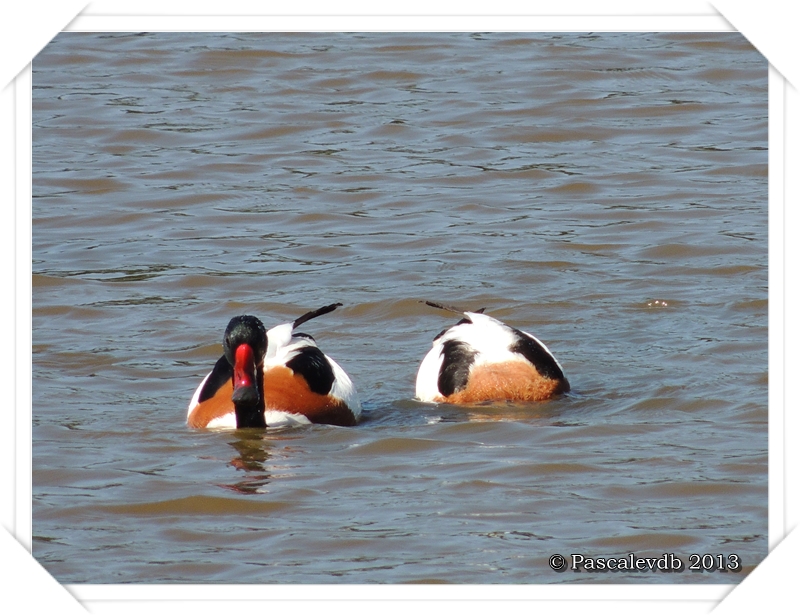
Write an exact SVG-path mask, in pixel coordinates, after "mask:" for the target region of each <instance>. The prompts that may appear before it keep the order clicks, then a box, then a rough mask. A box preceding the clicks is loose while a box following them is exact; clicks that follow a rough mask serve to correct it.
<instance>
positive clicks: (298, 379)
mask: <svg viewBox="0 0 800 616" xmlns="http://www.w3.org/2000/svg"><path fill="white" fill-rule="evenodd" d="M264 401H265V403H266V408H267V410H268V411H286V412H288V413H300V414H301V415H305V416H306V417H308V419H309V421H311V422H312V423H324V424H332V425H337V426H354V425H355V424H356V419H355V417H354V416H353V412H352V410H351V409H350V408H348V406H347V405H346V404H345V403H344V402H342V401H341V400H337V399H336V398H334V397H333V396H329V395H322V394H317V393H314V392H313V391H311V390H310V389H309V387H308V383H307V382H306V380H305V379H304V378H303V377H302V376H301V375H299V374H295V373H294V372H292V370H291V369H290V368H287V367H286V366H276V367H274V368H270V369H269V370H267V371H266V372H265V373H264Z"/></svg>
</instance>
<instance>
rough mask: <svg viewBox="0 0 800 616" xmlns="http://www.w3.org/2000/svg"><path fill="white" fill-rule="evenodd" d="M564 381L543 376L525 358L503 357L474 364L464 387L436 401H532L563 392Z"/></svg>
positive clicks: (467, 402) (460, 402) (457, 402)
mask: <svg viewBox="0 0 800 616" xmlns="http://www.w3.org/2000/svg"><path fill="white" fill-rule="evenodd" d="M564 391H565V389H564V386H563V382H562V381H560V380H557V379H548V378H545V377H543V376H542V375H541V374H539V372H538V371H537V370H536V368H534V367H533V366H532V365H531V364H529V363H528V362H526V361H506V362H502V363H498V364H486V365H482V366H474V367H473V369H472V371H471V372H470V375H469V381H468V382H467V387H466V388H465V389H462V390H461V391H458V392H455V393H454V394H451V395H449V396H446V397H445V396H440V397H439V398H438V399H437V400H436V402H450V403H452V404H469V403H472V402H483V401H487V400H495V401H503V400H509V401H520V402H522V401H526V402H534V401H539V400H547V399H548V398H550V397H552V396H554V395H556V394H560V393H564Z"/></svg>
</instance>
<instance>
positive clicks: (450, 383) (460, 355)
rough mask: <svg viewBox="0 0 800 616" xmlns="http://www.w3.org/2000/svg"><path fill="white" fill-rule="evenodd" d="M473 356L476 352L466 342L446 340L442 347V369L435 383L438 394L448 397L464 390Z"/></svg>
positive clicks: (473, 359)
mask: <svg viewBox="0 0 800 616" xmlns="http://www.w3.org/2000/svg"><path fill="white" fill-rule="evenodd" d="M475 355H477V352H476V351H475V350H474V349H473V348H472V347H471V346H470V345H468V344H467V343H466V342H461V341H459V340H447V341H446V342H445V343H444V344H443V345H442V367H441V368H440V369H439V380H438V382H437V385H438V387H439V393H441V394H442V395H443V396H450V395H452V394H454V393H456V392H458V391H461V390H462V389H464V388H466V386H467V381H468V380H469V370H470V367H471V366H472V363H473V362H474V361H475Z"/></svg>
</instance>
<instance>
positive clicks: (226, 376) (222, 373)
mask: <svg viewBox="0 0 800 616" xmlns="http://www.w3.org/2000/svg"><path fill="white" fill-rule="evenodd" d="M232 378H233V366H231V365H230V364H229V363H228V360H227V359H225V356H224V355H223V356H222V357H220V358H219V359H218V360H217V363H216V364H214V369H213V370H211V374H209V375H208V378H207V379H206V382H205V383H204V384H203V389H202V390H201V391H200V397H199V398H198V399H197V401H198V402H204V401H205V400H208V399H209V398H213V397H214V394H215V393H217V390H218V389H219V388H220V387H222V386H223V385H224V384H225V383H227V382H228V381H230V380H231V379H232Z"/></svg>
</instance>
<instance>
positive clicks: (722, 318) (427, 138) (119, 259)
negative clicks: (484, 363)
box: [33, 33, 768, 583]
mask: <svg viewBox="0 0 800 616" xmlns="http://www.w3.org/2000/svg"><path fill="white" fill-rule="evenodd" d="M33 196H34V199H33V530H34V537H33V540H34V541H33V554H34V556H35V557H36V558H37V559H38V560H39V562H41V563H42V564H43V565H44V566H45V567H46V568H47V569H48V570H49V571H50V572H51V573H52V574H53V575H54V576H55V577H56V578H57V579H58V580H59V581H61V582H64V583H67V582H69V583H121V582H148V583H154V582H198V583H206V582H227V583H302V582H314V583H340V582H341V583H374V582H381V583H400V582H430V581H442V582H455V583H507V582H508V583H551V582H562V583H578V582H593V583H595V582H596V583H619V582H640V583H707V582H713V583H727V582H735V581H738V580H739V579H741V577H742V576H743V575H744V574H746V573H747V572H749V571H750V570H751V569H752V568H753V567H754V566H756V565H757V564H758V562H759V561H760V560H761V559H762V558H763V557H764V556H765V555H766V553H767V381H768V377H767V374H768V372H767V295H768V294H767V62H766V60H765V59H764V58H763V57H762V56H760V55H759V54H758V53H757V52H756V51H755V50H754V49H753V48H752V47H751V46H750V45H749V44H748V43H747V42H746V40H745V39H744V38H743V37H741V36H740V35H738V34H736V33H708V34H703V33H699V34H698V33H694V34H649V33H625V34H619V33H616V34H615V33H606V34H602V33H601V34H591V35H589V34H569V33H548V34H508V33H506V34H462V33H452V34H427V33H416V34H391V33H383V34H297V35H288V34H258V33H249V34H225V33H206V34H187V33H162V34H138V35H134V34H126V33H116V34H96V33H86V34H83V33H65V34H61V35H59V36H58V37H57V38H56V39H55V40H54V41H53V42H52V43H51V44H50V45H48V47H47V48H46V49H45V50H44V51H43V52H42V53H41V54H40V55H39V56H37V57H36V58H35V60H34V62H33ZM420 299H432V300H437V301H441V302H447V303H454V304H458V305H461V306H464V307H467V308H472V309H476V308H479V307H483V306H485V307H487V311H488V312H489V313H491V314H493V315H494V316H497V317H499V318H501V319H504V320H506V321H507V322H509V323H511V324H513V325H514V326H516V327H519V328H522V329H525V330H527V331H530V332H532V333H533V334H535V335H536V336H537V337H539V338H540V339H541V340H543V341H544V342H545V343H546V344H547V345H548V346H549V348H550V349H551V350H552V351H553V353H554V354H555V355H556V357H557V358H558V359H559V361H560V362H561V364H562V365H563V366H564V369H565V372H566V374H567V376H568V377H569V380H570V382H571V383H572V386H573V391H572V392H571V393H570V394H569V395H566V396H564V397H561V398H559V399H556V400H553V401H550V402H546V403H540V404H532V405H517V406H510V405H504V404H501V405H486V406H481V407H477V408H458V407H449V406H440V407H436V406H431V405H426V404H421V403H418V402H415V401H414V400H413V390H414V378H415V374H416V369H417V366H418V365H419V362H420V361H421V359H422V357H423V355H424V354H425V353H426V352H427V350H428V349H429V348H430V343H431V339H432V338H433V336H434V335H435V334H436V333H438V332H439V331H440V330H441V329H443V328H444V327H445V326H447V325H449V324H451V323H453V322H454V319H452V318H451V317H450V316H449V315H446V314H443V313H441V312H438V311H435V310H433V309H431V308H428V307H426V306H424V305H422V304H420V303H419V301H418V300H420ZM335 301H340V302H343V303H344V304H345V306H344V308H342V309H340V310H337V311H336V312H334V313H333V314H331V315H327V316H325V317H323V318H320V319H318V320H315V321H313V322H311V323H309V324H307V325H306V326H305V327H304V331H307V332H308V333H310V334H312V335H314V337H315V338H316V339H317V341H318V342H319V343H320V346H321V347H322V348H323V349H324V350H325V351H326V352H327V353H328V354H329V355H331V356H333V357H334V358H335V359H337V360H338V361H339V363H340V364H341V365H342V366H343V367H344V368H345V369H346V370H347V371H348V372H349V373H350V375H351V376H352V377H353V379H354V381H355V382H356V384H357V386H358V388H359V391H360V394H361V398H362V400H363V403H364V407H365V413H364V421H363V422H362V423H361V424H360V425H359V426H357V427H355V428H337V427H329V426H311V427H306V428H296V429H287V430H272V431H266V432H264V431H239V432H214V431H203V430H190V429H188V428H187V427H186V425H185V416H186V406H187V404H188V401H189V398H190V396H191V394H192V392H193V391H194V389H195V387H196V386H197V384H198V382H199V380H200V379H201V378H202V376H203V375H205V374H206V373H207V372H208V370H210V368H211V366H212V365H213V363H214V361H215V360H216V359H217V357H218V356H219V354H220V343H221V337H222V331H223V329H224V327H225V325H226V324H227V321H228V319H229V318H230V317H231V316H233V315H235V314H239V313H243V312H248V313H253V314H256V315H259V316H260V317H261V318H262V319H263V320H264V321H265V323H266V324H267V325H268V326H271V325H274V324H277V323H280V322H285V321H288V320H292V319H294V318H295V317H297V316H299V315H300V314H302V313H303V312H305V311H306V310H309V309H312V308H316V307H318V306H321V305H323V304H326V303H330V302H335ZM575 553H580V554H583V555H585V556H587V557H616V556H626V555H627V554H629V553H635V555H636V556H637V557H638V556H654V555H655V556H659V555H661V554H663V553H671V554H675V555H676V556H678V557H680V558H682V559H683V562H684V563H685V564H686V565H687V566H688V565H689V564H691V563H690V556H691V554H700V555H702V554H712V555H717V554H723V555H724V556H725V557H726V558H727V556H728V555H730V554H736V555H738V557H739V558H740V560H741V563H742V565H743V569H742V571H741V572H740V573H732V572H714V571H699V572H698V571H689V570H684V571H683V572H681V573H676V572H673V573H658V572H656V573H652V572H649V571H639V572H625V571H618V572H614V573H610V572H607V571H594V572H592V571H589V572H584V573H580V574H579V573H575V572H572V571H565V572H555V571H553V570H552V569H551V568H550V566H549V565H548V560H549V558H550V556H551V555H553V554H563V555H565V556H568V555H570V554H575Z"/></svg>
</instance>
